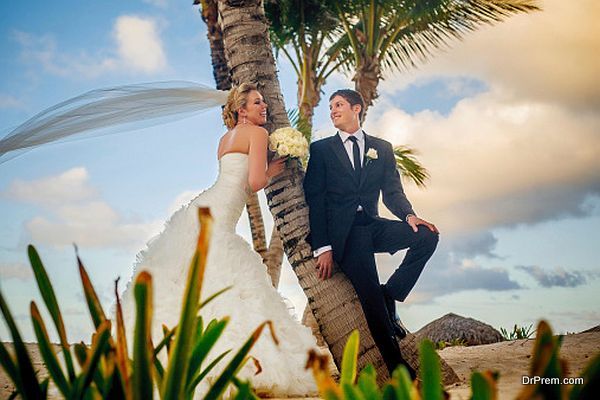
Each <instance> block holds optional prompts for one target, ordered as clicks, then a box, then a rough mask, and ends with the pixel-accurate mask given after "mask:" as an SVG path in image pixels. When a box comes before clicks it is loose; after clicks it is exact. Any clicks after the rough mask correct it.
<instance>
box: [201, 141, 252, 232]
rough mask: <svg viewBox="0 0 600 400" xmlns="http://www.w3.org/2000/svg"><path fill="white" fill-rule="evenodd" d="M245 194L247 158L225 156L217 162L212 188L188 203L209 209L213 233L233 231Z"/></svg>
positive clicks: (243, 156) (246, 190) (233, 155)
mask: <svg viewBox="0 0 600 400" xmlns="http://www.w3.org/2000/svg"><path fill="white" fill-rule="evenodd" d="M249 194H250V189H249V187H248V154H244V153H227V154H224V155H223V156H221V159H220V160H219V175H218V177H217V180H216V181H215V183H214V184H213V186H211V187H210V188H209V189H208V190H206V191H205V192H204V193H202V194H201V195H200V196H198V197H197V198H196V199H194V200H193V201H192V203H193V204H194V205H195V206H204V207H210V210H211V214H212V216H213V218H214V227H215V228H216V229H219V228H223V229H231V230H235V226H236V225H237V221H238V220H239V219H240V216H241V215H242V211H243V210H244V206H245V205H246V200H247V199H248V195H249Z"/></svg>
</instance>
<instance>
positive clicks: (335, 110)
mask: <svg viewBox="0 0 600 400" xmlns="http://www.w3.org/2000/svg"><path fill="white" fill-rule="evenodd" d="M359 114H360V105H358V104H356V105H354V106H351V105H350V102H349V101H348V100H346V99H345V98H343V97H342V96H335V97H334V98H333V99H331V101H330V102H329V115H330V117H331V122H333V126H335V127H336V128H337V129H339V130H341V131H344V132H348V133H352V132H355V131H357V130H358V128H360V123H359Z"/></svg>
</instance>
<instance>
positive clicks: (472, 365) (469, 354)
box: [0, 332, 600, 400]
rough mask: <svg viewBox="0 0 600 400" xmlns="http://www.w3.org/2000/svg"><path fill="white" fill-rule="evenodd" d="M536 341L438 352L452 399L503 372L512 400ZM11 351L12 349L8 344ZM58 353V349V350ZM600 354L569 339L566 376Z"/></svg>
mask: <svg viewBox="0 0 600 400" xmlns="http://www.w3.org/2000/svg"><path fill="white" fill-rule="evenodd" d="M533 344H534V340H515V341H510V342H500V343H494V344H487V345H480V346H470V347H461V346H457V347H447V348H445V349H443V350H440V351H439V354H440V356H441V357H443V358H444V359H445V360H446V361H447V362H448V363H449V364H450V365H451V366H452V368H454V370H455V371H456V373H457V374H458V376H459V377H460V379H461V382H460V383H457V384H455V385H453V386H451V387H448V388H447V390H448V391H449V392H450V396H451V399H456V400H461V399H465V400H466V399H468V398H469V396H470V393H471V389H470V377H471V372H472V371H485V370H488V369H490V370H497V371H499V372H500V379H499V382H498V391H499V399H500V400H503V399H513V398H515V396H516V395H517V393H518V392H519V391H520V390H521V389H522V388H523V385H522V383H521V382H522V376H523V375H528V370H529V361H530V358H531V352H532V349H533ZM7 345H8V346H7V347H9V349H10V350H12V345H11V344H10V343H8V344H7ZM27 347H28V350H29V352H30V354H31V357H32V359H33V362H34V368H35V369H36V370H39V376H40V377H44V376H47V373H46V371H45V369H44V364H43V362H42V361H41V358H40V354H39V351H38V349H37V345H36V344H28V345H27ZM57 349H58V347H57ZM598 353H600V332H591V333H578V334H571V335H566V336H565V337H564V340H563V344H562V348H561V351H560V356H561V358H563V359H565V360H566V361H567V365H568V368H569V370H568V373H567V376H572V377H578V376H581V371H582V369H583V368H584V367H585V365H587V363H589V362H590V360H591V359H592V358H593V357H594V356H595V355H596V354H598ZM12 389H13V386H12V384H11V382H10V380H9V379H8V378H7V377H6V375H5V374H4V371H1V370H0V399H6V398H8V396H9V395H10V393H11V392H12Z"/></svg>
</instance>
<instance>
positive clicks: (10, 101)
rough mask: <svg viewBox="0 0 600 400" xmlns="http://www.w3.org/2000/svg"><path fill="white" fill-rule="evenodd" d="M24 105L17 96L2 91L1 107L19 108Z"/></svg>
mask: <svg viewBox="0 0 600 400" xmlns="http://www.w3.org/2000/svg"><path fill="white" fill-rule="evenodd" d="M22 105H23V103H22V102H21V101H20V100H19V99H17V98H16V97H14V96H10V95H6V94H1V93H0V108H19V107H21V106H22Z"/></svg>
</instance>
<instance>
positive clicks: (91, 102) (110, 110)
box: [0, 81, 228, 164]
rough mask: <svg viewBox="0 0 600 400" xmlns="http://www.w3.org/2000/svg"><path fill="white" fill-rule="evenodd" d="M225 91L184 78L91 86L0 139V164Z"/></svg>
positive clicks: (215, 98) (171, 114) (139, 124)
mask: <svg viewBox="0 0 600 400" xmlns="http://www.w3.org/2000/svg"><path fill="white" fill-rule="evenodd" d="M227 95H228V92H224V91H220V90H216V89H212V88H210V87H208V86H204V85H201V84H199V83H194V82H186V81H167V82H153V83H143V84H134V85H125V86H116V87H110V88H105V89H96V90H92V91H90V92H87V93H84V94H82V95H80V96H77V97H73V98H71V99H69V100H66V101H64V102H62V103H59V104H56V105H55V106H52V107H50V108H48V109H46V110H44V111H42V112H40V113H38V114H37V115H35V116H33V117H32V118H30V119H29V120H27V121H26V122H24V123H23V124H21V125H19V126H18V127H16V128H15V129H13V130H12V131H10V132H9V133H8V134H7V135H6V136H5V137H3V138H2V139H0V164H1V163H3V162H5V161H7V160H9V159H11V158H14V157H16V156H17V155H19V154H21V153H22V152H24V151H27V150H30V149H32V148H34V147H38V146H40V145H43V144H47V143H52V142H57V141H67V140H72V139H78V138H83V137H93V136H99V135H107V134H111V133H116V132H123V131H127V130H133V129H139V128H144V127H148V126H154V125H158V124H162V123H165V122H169V121H173V120H175V119H182V118H185V117H188V116H191V115H194V114H196V113H198V112H201V111H204V110H207V109H210V108H213V107H216V106H220V105H223V104H225V103H226V101H227Z"/></svg>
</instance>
